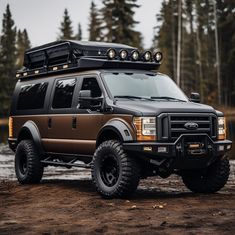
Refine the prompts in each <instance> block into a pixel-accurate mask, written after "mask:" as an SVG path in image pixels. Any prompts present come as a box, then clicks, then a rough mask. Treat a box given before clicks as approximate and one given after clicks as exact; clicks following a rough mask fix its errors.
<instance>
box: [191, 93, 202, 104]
mask: <svg viewBox="0 0 235 235" xmlns="http://www.w3.org/2000/svg"><path fill="white" fill-rule="evenodd" d="M189 100H190V101H191V102H194V103H200V102H201V99H200V94H199V93H196V92H192V93H191V95H190V99H189Z"/></svg>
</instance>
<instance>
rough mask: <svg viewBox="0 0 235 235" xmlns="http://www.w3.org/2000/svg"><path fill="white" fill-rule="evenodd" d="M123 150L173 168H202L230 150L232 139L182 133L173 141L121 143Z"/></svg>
mask: <svg viewBox="0 0 235 235" xmlns="http://www.w3.org/2000/svg"><path fill="white" fill-rule="evenodd" d="M123 147H124V150H125V151H127V152H128V153H131V154H133V155H134V156H137V157H141V158H144V159H145V160H148V161H150V163H152V164H154V165H161V164H162V163H164V162H165V161H169V160H170V162H171V163H172V167H173V168H175V169H190V168H204V167H207V166H208V165H210V164H211V163H212V162H213V161H214V160H216V159H217V158H219V157H223V156H224V155H225V154H226V152H228V151H229V150H231V148H232V141H230V140H219V141H214V140H212V139H211V138H210V137H209V136H208V135H207V134H196V135H195V134H182V135H181V136H180V137H179V138H178V139H177V140H176V141H175V142H173V143H170V142H167V143H166V142H131V143H123Z"/></svg>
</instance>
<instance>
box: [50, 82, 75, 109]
mask: <svg viewBox="0 0 235 235" xmlns="http://www.w3.org/2000/svg"><path fill="white" fill-rule="evenodd" d="M75 85H76V79H75V78H73V79H66V80H59V81H57V82H56V87H55V93H54V98H53V102H52V108H54V109H61V108H71V106H72V99H73V92H74V88H75Z"/></svg>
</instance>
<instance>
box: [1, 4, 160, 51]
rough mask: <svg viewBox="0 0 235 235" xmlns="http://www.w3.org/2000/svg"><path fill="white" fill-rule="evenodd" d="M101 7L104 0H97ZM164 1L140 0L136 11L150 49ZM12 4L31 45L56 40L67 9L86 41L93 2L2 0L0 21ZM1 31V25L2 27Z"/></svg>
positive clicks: (75, 26) (19, 24) (19, 27)
mask: <svg viewBox="0 0 235 235" xmlns="http://www.w3.org/2000/svg"><path fill="white" fill-rule="evenodd" d="M94 2H95V3H96V4H97V5H98V7H100V6H101V5H102V4H101V2H102V1H101V0H94ZM161 2H162V0H138V4H139V5H141V7H140V8H139V9H136V14H135V20H137V21H139V22H140V23H139V24H138V25H137V26H136V29H137V30H139V31H140V32H141V33H142V34H143V36H144V45H145V47H146V48H148V47H150V46H151V43H152V38H153V27H154V26H155V25H156V17H155V16H156V14H157V13H158V12H159V11H160V7H161ZM8 3H9V4H10V9H11V12H12V15H13V19H14V21H15V24H16V26H17V28H18V29H24V28H26V29H27V31H28V33H29V38H30V40H31V43H32V46H38V45H40V44H43V43H47V42H50V41H54V40H55V39H56V38H57V36H58V33H59V27H60V22H61V20H62V17H63V12H64V9H65V8H67V9H68V11H69V14H70V16H71V20H72V22H73V28H74V31H75V32H77V25H78V23H79V22H80V23H81V25H82V30H83V40H87V39H88V32H87V28H88V22H89V21H88V20H89V8H90V4H91V0H0V21H1V22H2V16H3V13H4V12H5V9H6V5H7V4H8ZM0 30H2V23H1V24H0Z"/></svg>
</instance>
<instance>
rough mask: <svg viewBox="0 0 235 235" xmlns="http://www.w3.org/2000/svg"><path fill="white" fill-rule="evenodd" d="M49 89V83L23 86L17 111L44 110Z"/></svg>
mask: <svg viewBox="0 0 235 235" xmlns="http://www.w3.org/2000/svg"><path fill="white" fill-rule="evenodd" d="M47 87H48V83H47V82H43V83H37V84H28V85H23V86H21V88H20V94H19V98H18V103H17V109H18V110H26V109H42V108H43V107H44V101H45V96H46V91H47Z"/></svg>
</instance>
